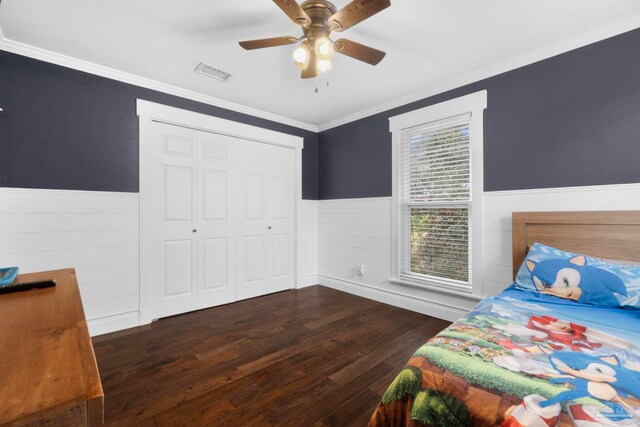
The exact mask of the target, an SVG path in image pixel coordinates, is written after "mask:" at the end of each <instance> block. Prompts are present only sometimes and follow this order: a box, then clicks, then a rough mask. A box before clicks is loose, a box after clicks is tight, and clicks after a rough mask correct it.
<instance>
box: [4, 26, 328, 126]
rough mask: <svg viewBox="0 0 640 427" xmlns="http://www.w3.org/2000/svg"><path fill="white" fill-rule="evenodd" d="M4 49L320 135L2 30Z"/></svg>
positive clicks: (294, 122) (276, 117)
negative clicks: (37, 44) (10, 36)
mask: <svg viewBox="0 0 640 427" xmlns="http://www.w3.org/2000/svg"><path fill="white" fill-rule="evenodd" d="M0 50H4V51H7V52H10V53H15V54H17V55H22V56H26V57H29V58H33V59H37V60H40V61H44V62H49V63H51V64H56V65H60V66H63V67H66V68H71V69H74V70H78V71H82V72H85V73H89V74H94V75H97V76H101V77H106V78H108V79H112V80H117V81H120V82H123V83H128V84H132V85H135V86H140V87H143V88H146V89H151V90H155V91H158V92H163V93H166V94H169V95H174V96H179V97H180V98H186V99H190V100H192V101H197V102H201V103H203V104H208V105H213V106H215V107H220V108H224V109H227V110H231V111H235V112H238V113H243V114H248V115H250V116H254V117H259V118H261V119H265V120H270V121H272V122H276V123H281V124H284V125H288V126H293V127H296V128H299V129H304V130H308V131H311V132H316V133H317V132H318V126H316V125H313V124H310V123H305V122H301V121H299V120H294V119H290V118H288V117H284V116H280V115H278V114H273V113H270V112H268V111H264V110H259V109H257V108H252V107H247V106H245V105H241V104H236V103H235V102H231V101H225V100H224V99H220V98H215V97H213V96H209V95H204V94H202V93H199V92H195V91H192V90H188V89H183V88H180V87H177V86H173V85H169V84H166V83H162V82H159V81H156V80H151V79H147V78H145V77H140V76H137V75H134V74H130V73H126V72H124V71H120V70H116V69H114V68H109V67H105V66H102V65H98V64H95V63H93V62H89V61H84V60H81V59H77V58H73V57H70V56H66V55H62V54H60V53H56V52H52V51H49V50H46V49H41V48H38V47H35V46H31V45H28V44H24V43H20V42H17V41H14V40H11V39H7V38H6V37H4V35H3V33H2V29H1V28H0Z"/></svg>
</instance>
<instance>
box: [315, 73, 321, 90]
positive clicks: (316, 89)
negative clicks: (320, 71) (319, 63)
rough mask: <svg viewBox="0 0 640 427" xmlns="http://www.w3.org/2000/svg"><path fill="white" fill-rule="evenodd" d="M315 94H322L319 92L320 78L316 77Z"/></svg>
mask: <svg viewBox="0 0 640 427" xmlns="http://www.w3.org/2000/svg"><path fill="white" fill-rule="evenodd" d="M314 92H315V93H318V92H320V91H319V90H318V76H316V90H315V91H314Z"/></svg>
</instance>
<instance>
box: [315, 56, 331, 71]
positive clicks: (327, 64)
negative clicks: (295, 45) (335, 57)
mask: <svg viewBox="0 0 640 427" xmlns="http://www.w3.org/2000/svg"><path fill="white" fill-rule="evenodd" d="M317 66H318V71H319V72H321V73H324V72H325V71H331V69H332V68H333V64H332V63H331V60H329V59H320V60H318V65H317Z"/></svg>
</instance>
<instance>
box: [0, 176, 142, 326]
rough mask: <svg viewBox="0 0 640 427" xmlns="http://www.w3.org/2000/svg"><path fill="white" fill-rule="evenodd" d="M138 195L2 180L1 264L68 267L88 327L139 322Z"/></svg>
mask: <svg viewBox="0 0 640 427" xmlns="http://www.w3.org/2000/svg"><path fill="white" fill-rule="evenodd" d="M138 221H139V219H138V195H137V194H133V193H108V192H93V191H63V190H33V189H14V188H0V265H1V266H19V267H20V272H21V273H28V272H33V271H43V270H55V269H61V268H70V267H73V268H75V269H76V273H77V275H78V282H79V286H80V293H81V295H82V302H83V306H84V311H85V315H86V317H87V321H88V324H89V331H90V333H91V335H99V334H103V333H107V332H112V331H116V330H120V329H126V328H129V327H132V326H138V324H139V320H138V309H139V294H140V286H139V271H138V264H139V263H138V259H139V254H138Z"/></svg>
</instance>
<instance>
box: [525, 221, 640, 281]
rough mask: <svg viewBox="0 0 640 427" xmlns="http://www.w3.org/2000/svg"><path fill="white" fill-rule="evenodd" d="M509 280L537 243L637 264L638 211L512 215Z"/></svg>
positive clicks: (639, 246)
mask: <svg viewBox="0 0 640 427" xmlns="http://www.w3.org/2000/svg"><path fill="white" fill-rule="evenodd" d="M512 225H513V230H512V239H513V277H514V279H515V276H516V274H517V272H518V268H520V265H521V264H522V261H523V260H524V258H525V256H526V255H527V250H528V247H529V245H531V244H533V243H535V242H539V243H543V244H545V245H548V246H553V247H554V248H558V249H563V250H565V251H568V252H575V253H580V254H585V255H592V256H595V257H600V258H611V259H622V260H629V261H640V211H611V212H514V213H513V216H512Z"/></svg>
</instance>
